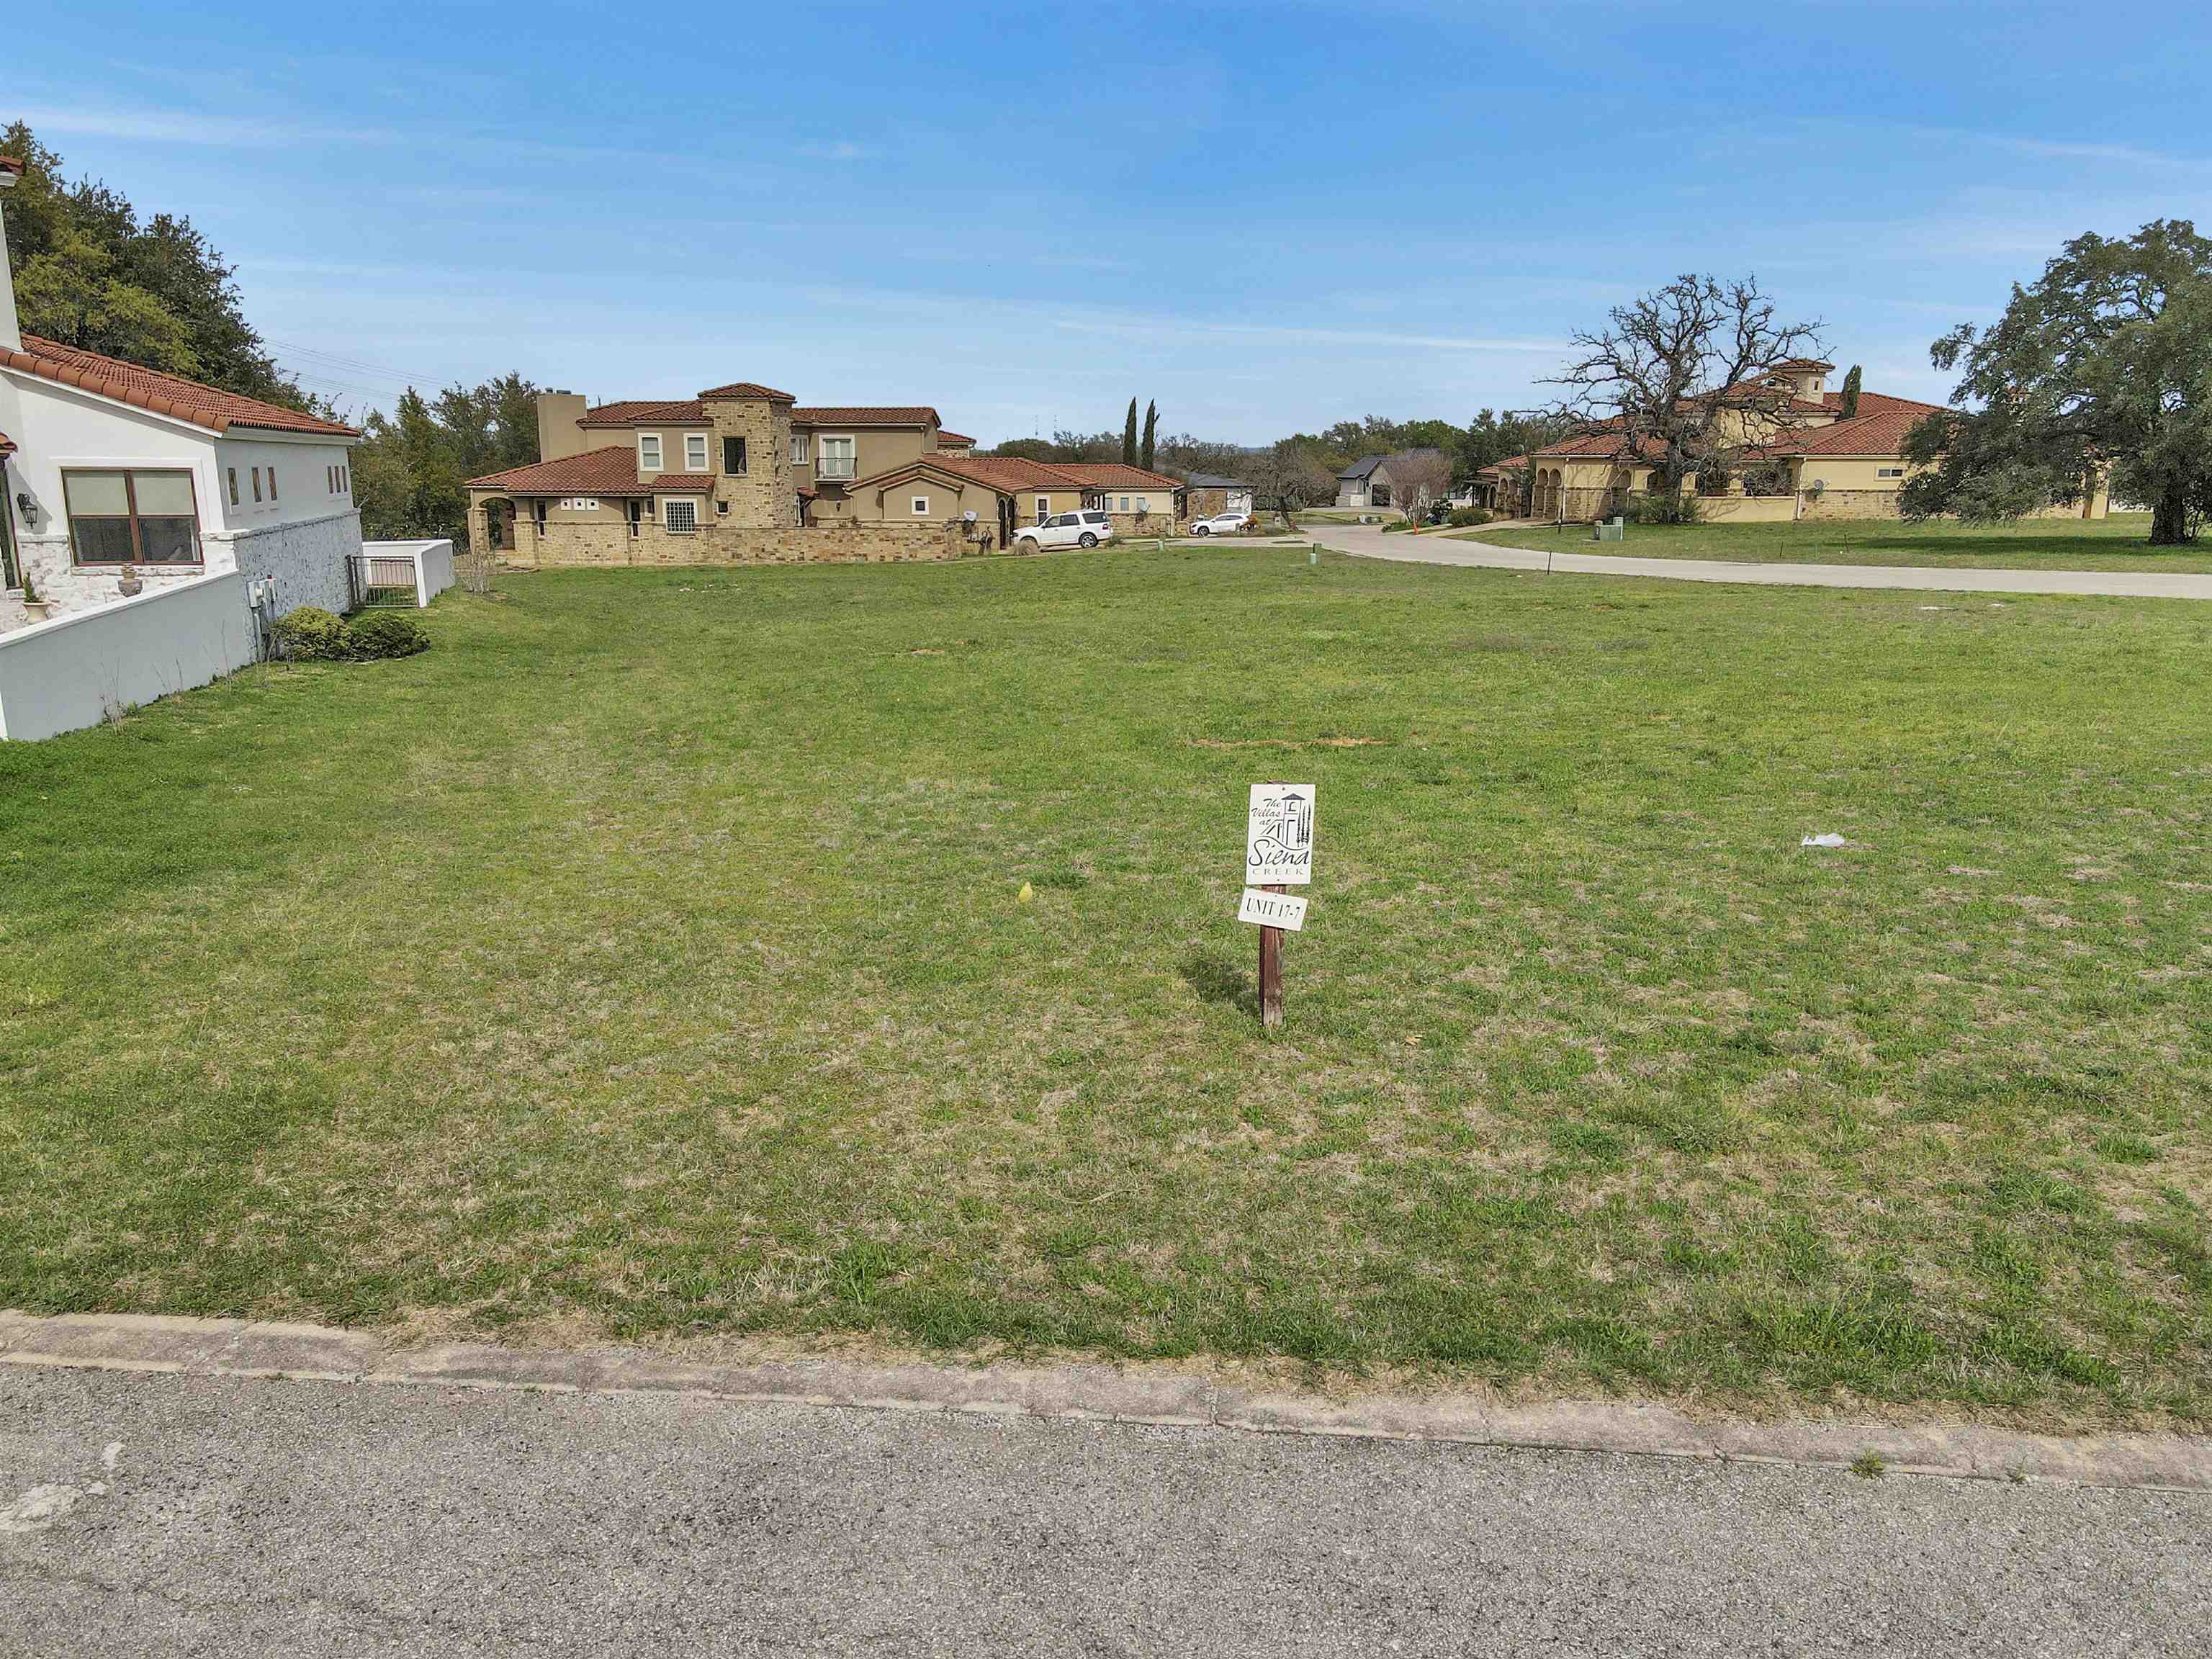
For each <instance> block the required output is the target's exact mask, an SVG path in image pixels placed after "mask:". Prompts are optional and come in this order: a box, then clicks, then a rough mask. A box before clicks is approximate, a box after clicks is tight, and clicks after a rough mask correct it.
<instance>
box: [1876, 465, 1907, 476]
mask: <svg viewBox="0 0 2212 1659" xmlns="http://www.w3.org/2000/svg"><path fill="white" fill-rule="evenodd" d="M1874 476H1875V477H1877V478H1901V477H1904V476H1905V469H1904V468H1903V467H1901V466H1878V467H1876V468H1875V470H1874Z"/></svg>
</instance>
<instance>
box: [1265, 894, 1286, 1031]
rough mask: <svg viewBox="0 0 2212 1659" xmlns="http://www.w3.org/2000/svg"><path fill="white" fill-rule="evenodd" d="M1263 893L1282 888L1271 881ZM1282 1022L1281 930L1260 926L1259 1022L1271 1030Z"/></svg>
mask: <svg viewBox="0 0 2212 1659" xmlns="http://www.w3.org/2000/svg"><path fill="white" fill-rule="evenodd" d="M1283 890H1284V889H1283V884H1282V883H1280V882H1279V881H1278V882H1271V883H1270V884H1267V886H1265V887H1262V888H1261V892H1263V893H1279V892H1281V891H1283ZM1282 1023H1283V930H1282V929H1281V928H1279V927H1262V928H1261V930H1260V1024H1262V1025H1264V1026H1266V1027H1267V1030H1271V1031H1272V1030H1274V1029H1275V1028H1276V1027H1277V1026H1278V1025H1280V1024H1282Z"/></svg>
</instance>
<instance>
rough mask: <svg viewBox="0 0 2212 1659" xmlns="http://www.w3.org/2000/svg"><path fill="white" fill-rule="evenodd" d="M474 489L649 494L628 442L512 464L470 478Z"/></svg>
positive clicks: (592, 493) (518, 491)
mask: <svg viewBox="0 0 2212 1659" xmlns="http://www.w3.org/2000/svg"><path fill="white" fill-rule="evenodd" d="M469 488H470V489H504V490H506V491H507V493H508V494H509V495H651V494H652V493H653V492H652V491H651V490H650V489H647V487H646V486H645V485H643V484H641V483H639V482H638V477H637V451H635V449H632V448H631V447H629V445H628V444H611V445H609V446H608V447H606V448H605V449H587V450H586V451H585V452H584V453H582V454H580V455H563V456H562V458H561V459H559V460H557V461H538V462H534V463H532V465H529V466H511V467H509V468H507V471H504V472H490V473H486V474H485V475H484V476H483V477H481V478H471V479H470V480H469Z"/></svg>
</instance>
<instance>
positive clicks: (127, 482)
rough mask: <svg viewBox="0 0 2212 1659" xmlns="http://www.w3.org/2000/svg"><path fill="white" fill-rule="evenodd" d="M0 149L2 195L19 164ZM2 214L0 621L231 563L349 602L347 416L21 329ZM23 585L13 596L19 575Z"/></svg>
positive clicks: (351, 544)
mask: <svg viewBox="0 0 2212 1659" xmlns="http://www.w3.org/2000/svg"><path fill="white" fill-rule="evenodd" d="M20 175H21V166H20V164H18V163H15V162H13V161H0V204H3V203H4V191H5V190H6V189H7V188H9V187H12V185H14V183H15V179H16V178H17V177H19V176H20ZM6 246H7V237H6V228H5V224H4V222H0V435H4V436H3V437H0V575H4V578H5V586H4V589H0V629H10V628H20V627H21V626H23V625H25V624H26V623H30V622H32V621H34V620H38V619H39V618H38V617H37V616H35V615H34V614H33V613H34V612H49V611H50V612H51V614H52V615H54V616H67V615H70V614H72V613H76V612H79V611H89V610H93V609H96V608H99V607H101V606H104V605H109V604H112V602H114V601H115V600H116V599H118V598H120V597H121V596H122V588H123V586H124V584H125V579H126V574H129V573H135V578H136V580H138V581H139V582H141V583H142V584H143V587H144V588H145V590H147V591H148V592H152V591H155V590H157V589H159V588H161V586H164V585H165V584H177V583H182V582H185V581H186V580H190V579H191V578H194V577H199V576H205V575H212V574H220V573H222V572H225V571H237V572H239V573H240V574H243V575H245V576H246V578H247V579H248V580H251V581H252V582H255V583H264V582H267V583H270V584H271V586H270V588H269V590H268V592H269V595H270V598H271V599H273V609H274V612H275V613H276V614H282V613H283V611H289V610H292V609H295V608H296V607H297V606H300V605H321V606H324V607H325V608H326V609H328V610H331V611H343V610H344V609H346V608H347V592H348V590H347V580H346V560H347V558H348V556H351V555H357V554H359V553H360V551H361V549H362V539H361V515H360V513H359V512H358V511H356V507H355V506H354V499H353V469H352V451H353V447H354V445H355V444H356V443H357V442H358V441H360V438H361V434H360V433H359V432H358V431H356V429H355V428H352V427H349V426H346V425H343V424H342V423H340V422H336V421H326V420H323V419H321V418H319V416H313V415H307V414H303V413H301V411H300V410H295V409H284V408H281V407H279V406H278V405H276V404H267V403H263V402H260V401H258V399H255V398H242V397H240V396H238V395H237V394H235V393H234V392H220V391H217V390H216V389H215V388H214V387H212V386H201V385H199V384H197V382H195V381H191V380H185V379H183V378H181V377H179V376H178V375H174V374H160V373H157V372H156V371H155V370H153V369H149V368H140V367H139V366H138V365H137V364H136V363H129V362H123V361H121V360H120V359H118V358H114V357H107V356H101V355H100V354H99V353H97V352H92V351H85V350H82V349H78V348H76V347H75V346H69V345H64V344H62V343H59V342H58V341H53V340H48V339H43V338H40V337H39V336H37V335H32V334H25V333H23V332H22V331H21V329H20V328H19V327H18V326H17V322H16V314H15V285H14V283H13V281H12V279H11V278H10V276H9V268H8V261H7V258H6ZM26 578H27V579H28V581H29V584H30V586H29V597H28V598H27V595H26V589H25V586H24V583H25V579H26Z"/></svg>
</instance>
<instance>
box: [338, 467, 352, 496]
mask: <svg viewBox="0 0 2212 1659" xmlns="http://www.w3.org/2000/svg"><path fill="white" fill-rule="evenodd" d="M352 489H353V469H352V468H351V467H349V466H342V467H340V468H339V469H338V494H339V495H349V494H350V493H351V492H352Z"/></svg>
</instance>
